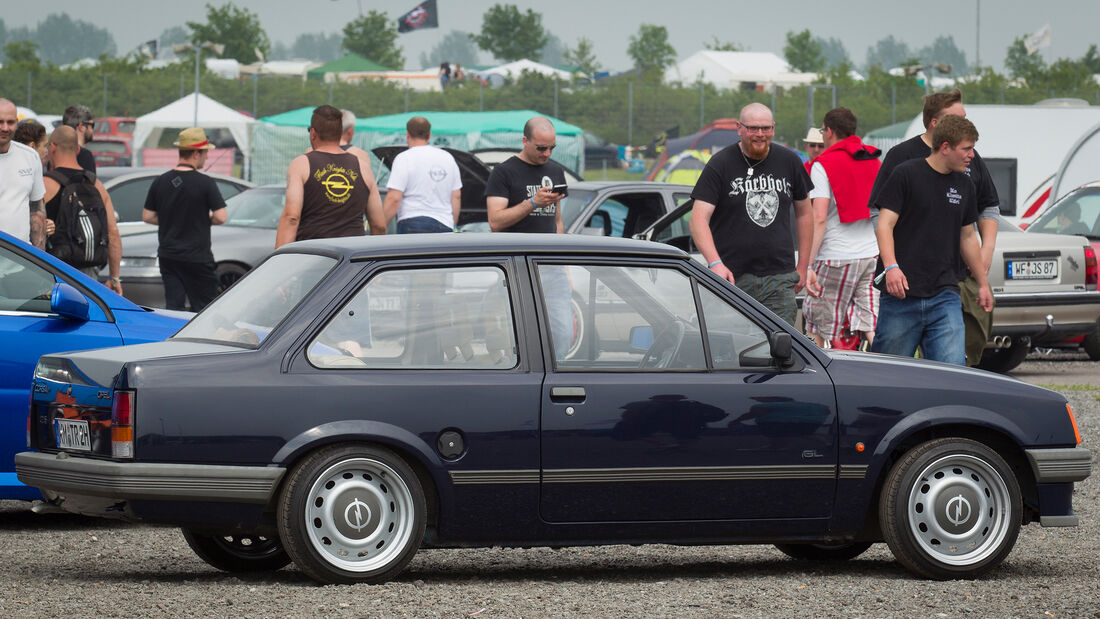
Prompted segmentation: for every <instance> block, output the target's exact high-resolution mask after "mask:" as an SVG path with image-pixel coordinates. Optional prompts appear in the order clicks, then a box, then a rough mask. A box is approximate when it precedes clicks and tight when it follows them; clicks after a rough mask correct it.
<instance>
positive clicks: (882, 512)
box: [879, 438, 1023, 580]
mask: <svg viewBox="0 0 1100 619" xmlns="http://www.w3.org/2000/svg"><path fill="white" fill-rule="evenodd" d="M1022 511H1023V507H1022V502H1021V498H1020V486H1019V484H1018V483H1017V481H1016V477H1015V476H1014V475H1013V474H1012V469H1011V468H1010V467H1009V466H1008V464H1007V463H1006V462H1005V461H1004V460H1003V459H1002V458H1001V457H1000V456H999V455H997V453H996V452H994V451H993V450H991V449H990V448H988V447H986V446H985V445H983V444H981V443H978V442H976V441H972V440H969V439H963V438H945V439H938V440H934V441H929V442H927V443H923V444H921V445H918V446H917V447H915V448H913V449H912V450H910V451H909V452H908V453H906V454H905V455H904V456H903V457H902V458H901V459H900V460H898V462H897V463H896V464H895V465H894V467H893V468H892V469H891V470H890V473H889V475H888V476H887V478H886V484H885V485H884V487H883V491H882V495H881V496H880V498H879V525H880V526H881V528H882V533H883V537H885V538H886V543H887V544H889V546H890V550H891V551H892V552H893V553H894V557H895V558H897V560H898V562H899V563H901V564H902V565H904V566H905V567H906V568H908V569H909V570H910V571H912V572H914V573H916V574H918V575H920V576H924V577H926V578H934V579H937V580H947V579H953V578H974V577H976V576H979V575H981V574H983V573H985V572H987V571H989V570H991V569H993V568H994V567H996V566H997V565H999V564H1000V563H1001V561H1003V560H1004V559H1005V557H1007V556H1008V553H1009V552H1011V551H1012V547H1013V546H1014V545H1015V544H1016V536H1017V535H1019V532H1020V518H1021V513H1022Z"/></svg>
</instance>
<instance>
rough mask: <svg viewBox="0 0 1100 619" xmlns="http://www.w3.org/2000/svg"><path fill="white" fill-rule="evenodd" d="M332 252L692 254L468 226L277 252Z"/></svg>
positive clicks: (358, 256) (362, 256)
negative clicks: (467, 229) (461, 229)
mask: <svg viewBox="0 0 1100 619" xmlns="http://www.w3.org/2000/svg"><path fill="white" fill-rule="evenodd" d="M300 252H306V253H327V254H336V255H341V256H346V257H348V258H349V259H351V260H366V259H370V258H377V257H383V256H385V257H394V256H424V257H431V256H438V255H440V254H448V255H458V254H468V255H474V254H547V253H563V254H564V253H569V254H588V255H598V256H614V255H618V256H635V257H637V256H653V257H668V258H683V259H688V258H689V256H688V254H687V253H685V252H683V251H681V250H680V249H677V248H675V247H673V246H671V245H666V244H664V243H653V242H650V241H638V240H634V239H621V238H612V237H591V236H586V235H581V234H529V233H513V232H493V233H488V232H486V233H479V232H463V233H452V234H400V235H385V236H355V237H343V238H334V239H315V240H311V241H300V242H297V243H292V244H290V245H287V246H285V247H283V248H280V249H279V251H277V252H276V253H300Z"/></svg>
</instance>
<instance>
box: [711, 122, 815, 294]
mask: <svg viewBox="0 0 1100 619" xmlns="http://www.w3.org/2000/svg"><path fill="white" fill-rule="evenodd" d="M750 165H751V166H752V174H749V173H748V172H749V166H750ZM812 188H813V183H812V182H810V177H809V175H808V174H806V167H805V166H804V165H803V164H802V160H801V159H800V158H799V157H798V155H796V154H795V153H794V151H791V150H790V149H787V148H784V147H782V146H779V145H777V144H772V145H771V150H770V151H769V152H768V156H767V157H765V158H764V159H763V160H762V161H757V160H755V159H747V158H746V157H745V156H744V154H743V153H742V152H741V147H740V146H738V145H736V144H734V145H733V146H730V147H729V148H723V149H722V150H720V151H718V153H717V154H715V155H714V156H713V157H711V158H710V161H709V162H708V163H707V165H706V167H705V168H703V172H702V173H701V174H700V175H699V180H698V181H697V182H696V183H695V189H693V190H692V192H691V197H692V199H695V200H702V201H704V202H709V203H710V204H713V205H714V206H715V208H714V214H713V215H712V216H711V218H710V231H711V234H712V235H713V236H714V245H715V247H716V248H717V250H718V255H719V256H721V257H722V262H723V263H724V264H725V265H726V268H728V269H729V270H730V271H732V272H733V275H734V277H737V276H739V275H742V274H744V273H749V274H751V275H757V276H760V275H775V274H778V273H789V272H791V271H793V270H794V268H795V260H794V234H793V233H792V222H791V205H792V203H793V202H794V201H795V200H803V199H805V198H806V196H807V195H808V194H809V191H810V189H812Z"/></svg>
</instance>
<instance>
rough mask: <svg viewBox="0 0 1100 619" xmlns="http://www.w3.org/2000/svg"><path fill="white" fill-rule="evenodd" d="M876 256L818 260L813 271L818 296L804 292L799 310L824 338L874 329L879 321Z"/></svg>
mask: <svg viewBox="0 0 1100 619" xmlns="http://www.w3.org/2000/svg"><path fill="white" fill-rule="evenodd" d="M875 262H876V258H856V259H854V260H817V261H815V262H814V265H813V267H814V272H815V273H817V283H818V284H820V285H821V287H822V288H823V290H822V292H821V296H820V297H815V296H813V295H810V294H807V295H806V299H805V301H804V302H803V307H802V311H803V313H804V314H805V318H806V327H807V329H808V330H809V331H810V332H811V333H814V334H817V335H819V336H821V337H822V338H823V339H825V340H834V339H836V338H837V337H839V336H840V335H842V334H843V332H844V325H845V323H847V324H848V331H850V332H852V333H855V332H856V331H866V332H869V333H873V332H874V330H875V324H876V322H877V321H878V295H879V292H878V290H877V289H876V288H875V287H874V285H873V283H874V282H873V280H874V277H875Z"/></svg>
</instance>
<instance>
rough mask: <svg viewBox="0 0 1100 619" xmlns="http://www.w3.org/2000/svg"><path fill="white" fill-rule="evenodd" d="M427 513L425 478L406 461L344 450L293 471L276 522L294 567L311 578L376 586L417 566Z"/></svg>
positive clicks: (369, 450) (374, 450)
mask: <svg viewBox="0 0 1100 619" xmlns="http://www.w3.org/2000/svg"><path fill="white" fill-rule="evenodd" d="M425 512H426V509H425V499H424V491H423V489H422V487H421V485H420V480H419V479H418V478H417V476H416V474H415V473H414V472H413V471H412V469H411V468H409V466H408V464H406V463H405V461H404V460H402V459H401V458H400V457H398V456H397V455H396V454H394V453H393V452H391V451H389V450H388V449H384V448H382V447H373V446H368V445H360V444H351V445H349V444H344V445H333V446H330V447H326V448H323V449H321V450H319V451H317V452H315V453H313V454H311V455H310V456H309V457H307V458H306V459H305V460H303V461H302V462H301V463H300V464H298V465H297V466H295V467H294V468H293V469H292V470H291V472H290V473H289V474H288V476H287V481H286V485H285V487H284V489H283V492H282V495H281V496H280V498H279V505H278V511H277V520H278V525H279V535H280V537H281V538H282V539H283V540H284V545H285V546H286V549H287V552H288V553H289V554H290V557H291V558H292V559H293V560H294V564H295V565H296V566H297V567H298V568H299V569H301V570H302V571H303V572H305V573H306V574H307V575H309V576H310V577H311V578H313V579H315V580H317V581H320V582H323V583H348V584H351V583H369V584H374V583H380V582H385V581H387V580H390V579H391V578H393V577H394V576H396V575H397V574H399V573H400V572H401V570H403V569H405V566H406V565H408V563H409V561H411V560H412V558H413V555H414V554H416V551H417V549H418V548H419V547H420V540H421V539H423V537H424V529H425Z"/></svg>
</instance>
